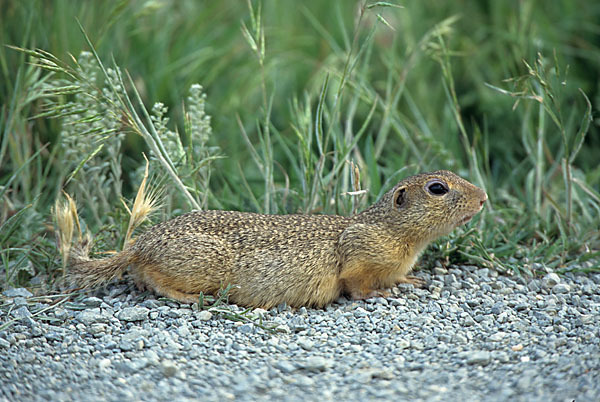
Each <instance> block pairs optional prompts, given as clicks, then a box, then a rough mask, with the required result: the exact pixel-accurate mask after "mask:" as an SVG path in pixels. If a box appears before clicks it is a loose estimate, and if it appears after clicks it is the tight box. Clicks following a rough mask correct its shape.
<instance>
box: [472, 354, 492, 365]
mask: <svg viewBox="0 0 600 402" xmlns="http://www.w3.org/2000/svg"><path fill="white" fill-rule="evenodd" d="M491 359H492V357H491V354H490V352H487V351H476V352H471V353H469V355H468V356H467V364H471V365H479V366H487V365H488V364H489V363H490V361H491Z"/></svg>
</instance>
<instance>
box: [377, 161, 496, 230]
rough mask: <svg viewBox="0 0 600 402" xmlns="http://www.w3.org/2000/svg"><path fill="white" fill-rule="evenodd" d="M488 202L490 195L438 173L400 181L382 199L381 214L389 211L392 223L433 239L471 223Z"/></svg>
mask: <svg viewBox="0 0 600 402" xmlns="http://www.w3.org/2000/svg"><path fill="white" fill-rule="evenodd" d="M486 200H487V194H486V193H485V191H483V190H482V189H480V188H479V187H477V186H475V185H473V184H471V183H469V182H468V181H466V180H464V179H462V178H460V177H458V176H457V175H455V174H454V173H452V172H449V171H447V170H438V171H436V172H431V173H422V174H418V175H415V176H410V177H407V178H406V179H404V180H402V181H401V182H399V183H398V184H397V185H396V186H395V187H394V188H393V189H392V190H390V191H389V192H387V193H386V194H385V196H384V197H383V198H382V199H381V200H380V202H379V203H378V204H379V208H378V209H379V210H380V211H378V212H380V213H381V212H384V211H385V212H384V214H385V215H387V217H386V220H387V221H388V222H390V224H394V223H398V224H401V225H402V226H405V227H406V226H410V227H414V230H415V235H417V236H419V235H422V234H428V235H429V236H427V237H429V239H428V240H431V239H434V238H436V237H438V236H443V235H446V234H448V233H450V232H451V231H452V230H453V229H454V228H456V227H457V226H460V225H462V224H465V223H467V222H468V221H469V220H471V218H472V217H473V216H474V215H475V214H477V213H478V212H479V211H480V210H481V208H482V207H483V204H484V202H485V201H486ZM382 204H383V205H382ZM382 207H383V208H382ZM381 210H383V211H381ZM390 215H391V216H390ZM390 218H391V219H390ZM417 232H420V233H419V234H417Z"/></svg>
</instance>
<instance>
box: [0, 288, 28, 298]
mask: <svg viewBox="0 0 600 402" xmlns="http://www.w3.org/2000/svg"><path fill="white" fill-rule="evenodd" d="M2 296H4V297H31V296H33V294H32V293H31V292H30V291H29V290H27V289H25V288H12V289H7V290H5V291H4V292H2Z"/></svg>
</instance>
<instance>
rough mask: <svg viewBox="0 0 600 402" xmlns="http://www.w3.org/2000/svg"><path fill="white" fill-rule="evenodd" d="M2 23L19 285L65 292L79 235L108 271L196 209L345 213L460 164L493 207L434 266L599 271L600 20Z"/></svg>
mask: <svg viewBox="0 0 600 402" xmlns="http://www.w3.org/2000/svg"><path fill="white" fill-rule="evenodd" d="M0 7H1V9H2V13H1V15H0V19H1V28H0V44H2V47H0V74H1V78H0V100H1V105H2V106H1V114H0V133H1V140H0V245H1V250H0V264H1V265H0V266H1V267H2V270H3V273H4V275H3V277H2V282H1V283H2V287H9V286H22V285H27V286H29V285H41V284H48V283H51V282H52V280H53V279H54V278H58V277H60V276H61V275H62V274H63V273H64V269H65V267H64V266H63V263H62V262H61V255H60V251H59V250H61V251H62V252H65V250H68V244H70V242H71V241H77V238H76V237H77V236H76V234H74V233H76V232H78V231H81V232H83V233H91V234H93V235H94V238H95V243H94V249H93V250H94V252H95V253H98V254H101V253H105V252H113V251H115V250H119V249H121V248H122V247H123V246H124V244H125V243H126V242H127V241H128V240H129V238H130V237H131V236H132V234H133V237H135V233H137V232H134V230H135V229H137V231H139V230H141V228H143V227H144V226H145V225H148V224H150V223H152V222H158V221H161V220H164V219H167V218H169V217H171V216H174V215H177V214H180V213H183V212H185V211H188V210H191V209H233V210H244V211H256V212H264V213H336V214H345V215H346V214H351V213H354V212H356V211H360V210H361V209H363V208H364V207H365V206H366V205H368V204H370V203H372V202H373V201H375V200H376V199H377V198H378V197H379V196H380V195H381V194H382V193H383V192H385V191H386V190H387V189H389V188H390V187H391V186H392V185H393V184H394V183H395V182H397V181H398V180H400V179H401V178H403V177H405V176H408V175H410V174H414V173H417V172H421V171H428V170H434V169H442V168H443V169H450V170H453V171H455V172H457V173H458V174H460V175H462V176H463V177H466V178H467V179H469V180H470V181H472V182H473V183H475V184H477V185H479V186H481V187H483V188H484V189H485V190H486V191H487V193H488V195H489V202H488V204H487V205H486V207H485V209H484V211H483V213H482V214H480V215H479V216H478V217H477V218H476V219H475V220H474V221H473V222H472V223H471V224H469V225H468V226H467V227H465V228H461V229H459V230H457V231H455V232H454V233H453V234H452V235H450V236H448V237H446V238H443V239H441V240H439V241H438V242H436V243H435V245H434V246H433V247H431V248H430V250H429V251H428V253H427V255H426V257H425V258H424V259H423V262H422V265H424V266H427V265H430V264H431V263H433V261H441V262H443V263H448V262H457V263H468V264H477V265H480V266H486V267H490V268H494V269H498V270H501V271H504V272H507V273H509V274H512V273H517V274H519V273H522V272H527V273H533V274H535V273H543V272H547V271H552V270H554V271H558V272H564V271H569V270H583V271H596V272H598V271H600V268H599V267H598V263H597V261H598V257H599V256H600V254H599V250H600V234H599V232H598V229H599V226H600V166H599V163H598V160H599V158H600V157H599V155H600V137H599V135H598V134H599V127H598V120H597V113H596V109H597V107H598V102H599V100H600V98H599V89H600V88H599V86H598V82H600V80H599V72H600V48H599V45H600V24H599V23H598V21H600V4H595V3H594V2H590V1H566V0H565V1H554V2H541V1H534V0H523V1H503V2H481V1H475V0H472V1H467V0H465V1H460V2H438V1H428V0H427V1H418V2H416V1H415V2H374V1H372V2H369V1H365V2H362V1H360V2H357V1H341V0H339V1H301V2H300V1H292V0H286V1H263V2H260V1H248V2H243V1H237V0H224V1H218V2H216V1H192V0H187V1H186V0H181V1H177V2H170V1H161V0H154V1H141V0H130V1H119V2H73V1H68V0H62V1H61V0H55V1H42V0H19V1H16V0H14V1H10V0H3V1H0ZM146 156H147V160H148V167H147V169H148V173H147V175H145V169H146V158H145V157H146ZM146 177H147V178H146ZM140 188H141V189H140ZM136 194H137V198H136ZM69 197H71V199H72V201H68V200H69ZM144 202H145V203H144ZM75 206H76V207H77V208H76V210H77V212H75ZM61 211H62V215H61ZM152 211H154V212H152ZM151 212H152V213H151ZM76 215H77V216H79V218H81V219H80V220H77V219H75V216H76ZM61 216H62V218H61ZM144 218H149V219H144ZM61 219H62V220H61ZM65 219H66V221H65ZM58 225H60V226H61V228H62V229H63V230H62V232H57V231H56V230H55V229H56V227H57V226H58ZM69 225H70V226H69ZM140 226H141V228H138V227H140ZM78 227H81V229H78ZM69 228H70V229H69ZM66 229H68V230H66ZM65 232H68V233H65ZM66 243H67V244H66ZM65 247H66V249H65Z"/></svg>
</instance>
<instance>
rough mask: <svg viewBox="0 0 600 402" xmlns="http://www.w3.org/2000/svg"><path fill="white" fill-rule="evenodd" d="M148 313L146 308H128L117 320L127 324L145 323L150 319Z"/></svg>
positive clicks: (119, 313) (120, 313)
mask: <svg viewBox="0 0 600 402" xmlns="http://www.w3.org/2000/svg"><path fill="white" fill-rule="evenodd" d="M148 312H149V310H148V309H147V308H146V307H140V306H136V307H126V308H124V309H123V310H121V311H119V312H118V313H117V318H118V319H119V320H121V321H127V322H134V321H144V320H146V319H148Z"/></svg>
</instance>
